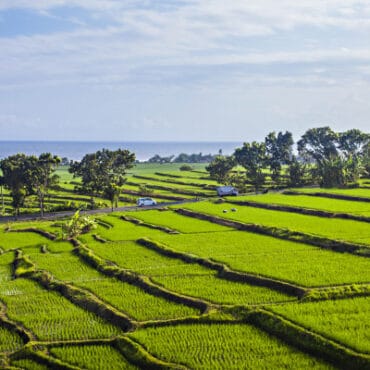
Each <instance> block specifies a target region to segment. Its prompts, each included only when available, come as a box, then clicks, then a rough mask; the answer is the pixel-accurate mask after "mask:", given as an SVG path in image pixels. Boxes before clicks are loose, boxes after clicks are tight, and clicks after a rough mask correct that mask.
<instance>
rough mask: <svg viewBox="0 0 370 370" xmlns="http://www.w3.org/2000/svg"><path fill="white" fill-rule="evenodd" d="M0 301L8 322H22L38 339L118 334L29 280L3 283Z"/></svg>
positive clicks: (102, 322)
mask: <svg viewBox="0 0 370 370" xmlns="http://www.w3.org/2000/svg"><path fill="white" fill-rule="evenodd" d="M0 300H2V301H3V302H4V303H5V304H6V305H7V307H8V316H9V317H10V318H11V319H13V320H15V321H18V322H21V323H22V324H23V325H24V326H25V327H27V328H29V329H30V330H31V331H32V332H33V333H34V334H35V335H36V336H37V337H38V338H39V339H41V340H76V339H91V338H109V337H111V336H114V335H118V334H120V332H121V331H120V330H119V329H118V328H116V327H114V326H113V325H110V324H108V323H106V322H104V321H103V320H102V319H100V318H99V317H97V316H95V315H94V314H92V313H89V312H87V311H85V310H83V309H82V308H79V307H77V306H75V305H73V304H72V303H70V302H69V301H68V300H67V299H66V298H64V297H62V296H60V295H59V294H57V293H55V292H52V291H47V290H45V289H43V288H41V287H40V286H39V285H38V284H36V283H35V282H33V281H30V280H25V279H21V278H19V279H16V280H12V281H8V282H6V283H3V284H2V285H1V288H0ZM86 323H89V324H88V325H86Z"/></svg>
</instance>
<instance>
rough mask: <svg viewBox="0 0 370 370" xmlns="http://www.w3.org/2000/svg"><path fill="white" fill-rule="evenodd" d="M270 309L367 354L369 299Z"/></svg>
mask: <svg viewBox="0 0 370 370" xmlns="http://www.w3.org/2000/svg"><path fill="white" fill-rule="evenodd" d="M270 310H272V311H273V312H276V313H278V314H281V315H283V316H284V317H286V318H288V319H290V320H292V321H294V322H296V323H298V324H301V325H303V326H304V327H306V328H308V329H311V330H314V331H315V332H317V333H321V334H322V335H324V336H326V337H329V338H332V339H334V340H336V341H339V342H341V343H343V344H345V345H346V346H348V347H351V348H353V349H355V350H357V351H360V352H364V353H370V322H369V316H370V300H369V299H368V298H353V299H343V300H338V301H330V300H329V301H323V302H309V303H300V304H286V305H284V306H274V307H270Z"/></svg>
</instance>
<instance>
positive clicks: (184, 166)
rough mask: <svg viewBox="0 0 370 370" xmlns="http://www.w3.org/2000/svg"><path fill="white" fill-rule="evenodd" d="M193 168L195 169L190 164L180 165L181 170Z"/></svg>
mask: <svg viewBox="0 0 370 370" xmlns="http://www.w3.org/2000/svg"><path fill="white" fill-rule="evenodd" d="M192 170H193V167H191V166H190V165H189V164H183V165H182V166H181V167H180V171H192Z"/></svg>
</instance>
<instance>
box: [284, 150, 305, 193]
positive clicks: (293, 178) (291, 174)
mask: <svg viewBox="0 0 370 370" xmlns="http://www.w3.org/2000/svg"><path fill="white" fill-rule="evenodd" d="M306 174H307V165H306V164H305V163H302V162H300V161H298V159H297V157H296V156H293V157H292V159H291V161H290V163H289V167H288V186H291V187H300V186H303V185H304V184H305V177H306Z"/></svg>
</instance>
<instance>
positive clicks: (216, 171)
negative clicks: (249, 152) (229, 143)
mask: <svg viewBox="0 0 370 370" xmlns="http://www.w3.org/2000/svg"><path fill="white" fill-rule="evenodd" d="M234 166H235V159H234V158H233V157H227V156H222V155H218V156H216V157H215V159H214V160H213V161H212V162H211V163H210V164H209V165H208V166H207V167H206V170H207V171H208V172H209V175H210V177H211V179H214V180H216V181H217V182H218V183H220V184H224V183H226V180H227V178H228V175H229V173H230V171H231V170H232V169H233V168H234Z"/></svg>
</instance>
